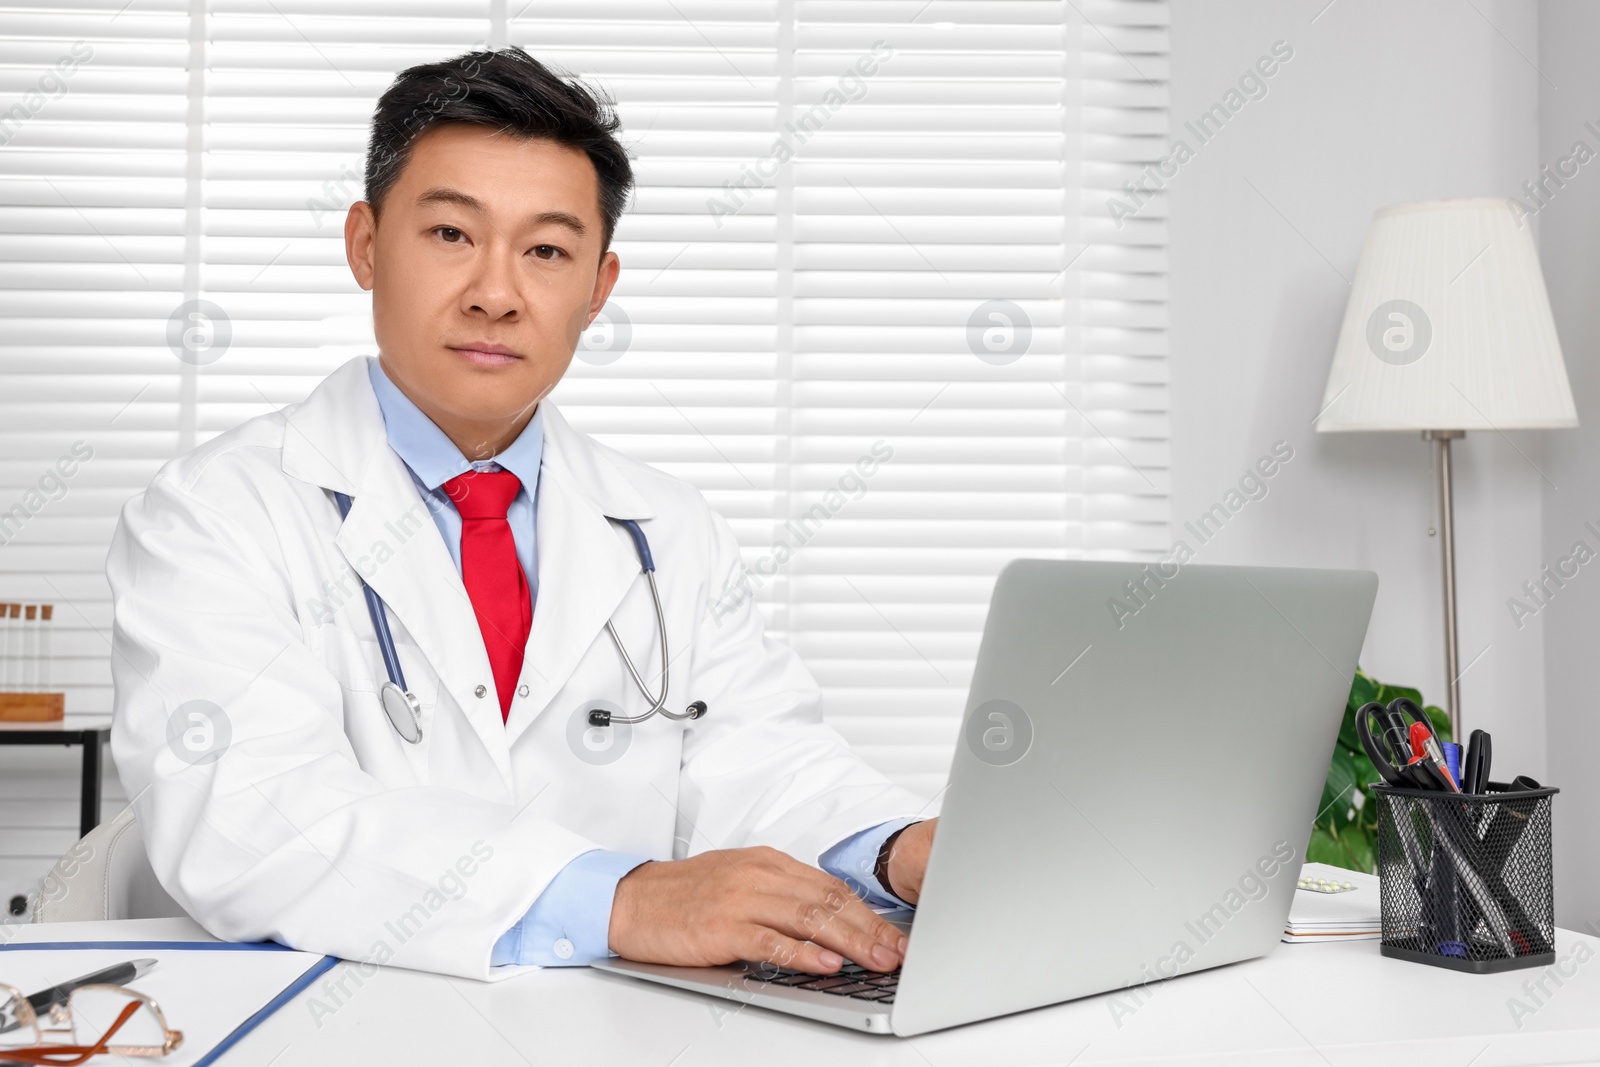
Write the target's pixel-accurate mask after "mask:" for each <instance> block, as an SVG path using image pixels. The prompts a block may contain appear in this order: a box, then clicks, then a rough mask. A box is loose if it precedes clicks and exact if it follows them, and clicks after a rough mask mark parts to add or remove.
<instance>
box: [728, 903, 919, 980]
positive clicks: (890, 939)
mask: <svg viewBox="0 0 1600 1067" xmlns="http://www.w3.org/2000/svg"><path fill="white" fill-rule="evenodd" d="M751 918H752V919H754V920H755V921H756V922H759V923H761V924H762V925H764V926H768V927H771V928H772V929H774V930H778V931H781V932H782V933H784V934H787V935H789V936H790V937H793V938H797V939H803V940H806V941H811V942H814V943H815V944H817V945H820V946H822V947H823V948H824V949H829V950H831V951H833V952H836V953H839V954H840V955H842V956H844V957H846V958H848V959H850V960H853V961H855V962H856V963H859V964H861V966H863V967H868V968H871V969H873V970H877V971H892V970H894V969H895V968H896V967H898V966H900V953H899V951H898V947H897V946H898V944H899V939H900V935H899V931H897V930H896V929H895V928H894V927H892V926H890V925H889V924H888V923H885V922H883V921H882V920H881V919H879V918H878V916H876V915H874V914H873V912H872V909H871V908H868V907H867V906H866V905H865V904H862V903H861V901H860V900H858V899H857V898H856V896H855V895H854V894H853V893H850V892H849V891H848V890H846V892H845V899H842V900H840V899H837V898H833V897H825V898H823V899H817V898H816V897H813V896H810V895H802V896H795V897H767V898H765V899H763V900H762V901H761V902H760V903H759V904H758V905H757V910H756V911H755V913H754V914H752V916H751ZM880 927H881V929H880Z"/></svg>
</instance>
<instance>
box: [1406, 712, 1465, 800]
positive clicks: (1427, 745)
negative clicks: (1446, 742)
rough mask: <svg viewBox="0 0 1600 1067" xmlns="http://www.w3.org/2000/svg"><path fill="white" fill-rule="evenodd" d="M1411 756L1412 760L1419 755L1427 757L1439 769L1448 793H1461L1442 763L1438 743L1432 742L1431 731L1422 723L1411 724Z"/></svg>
mask: <svg viewBox="0 0 1600 1067" xmlns="http://www.w3.org/2000/svg"><path fill="white" fill-rule="evenodd" d="M1411 755H1412V758H1413V759H1415V758H1416V757H1417V756H1419V755H1420V756H1425V757H1427V758H1428V759H1429V760H1430V761H1432V763H1433V764H1434V766H1436V767H1438V768H1439V773H1440V774H1441V775H1443V776H1444V778H1445V781H1446V782H1448V783H1449V786H1450V792H1452V793H1459V792H1461V788H1460V787H1459V786H1457V785H1456V780H1455V778H1453V777H1452V776H1451V774H1450V767H1449V766H1448V765H1447V764H1446V763H1445V761H1444V750H1443V749H1441V748H1440V747H1439V742H1438V741H1436V740H1434V737H1433V731H1432V730H1430V729H1428V727H1427V726H1426V725H1425V724H1424V723H1420V722H1414V723H1412V724H1411Z"/></svg>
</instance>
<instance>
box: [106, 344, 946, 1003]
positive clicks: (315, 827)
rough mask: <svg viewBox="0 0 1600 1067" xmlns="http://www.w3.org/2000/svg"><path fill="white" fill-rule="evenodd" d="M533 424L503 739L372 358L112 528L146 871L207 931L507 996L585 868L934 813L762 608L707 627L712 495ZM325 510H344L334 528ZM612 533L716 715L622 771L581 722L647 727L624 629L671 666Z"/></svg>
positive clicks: (656, 670)
mask: <svg viewBox="0 0 1600 1067" xmlns="http://www.w3.org/2000/svg"><path fill="white" fill-rule="evenodd" d="M544 432H545V441H544V458H543V470H542V473H541V475H540V486H539V501H538V513H537V520H536V521H537V533H538V545H539V552H538V556H539V593H538V602H537V604H536V607H535V610H534V616H533V628H532V632H531V633H530V635H529V637H528V644H527V656H526V659H525V661H524V663H523V667H522V673H521V679H520V686H519V689H518V695H517V696H516V697H515V698H514V699H513V701H512V704H511V710H510V716H509V720H508V721H506V722H505V723H502V722H501V718H500V706H499V702H498V700H497V699H496V694H495V686H494V678H493V675H492V673H491V671H490V668H489V661H488V657H487V655H486V654H485V651H484V645H483V640H482V638H481V636H480V634H479V631H478V625H477V622H476V620H475V618H474V615H473V612H472V608H471V602H470V601H469V599H468V597H467V594H466V590H465V587H464V586H463V585H462V581H461V577H460V574H459V572H458V571H457V570H456V567H455V566H454V564H453V563H452V561H451V558H450V554H449V551H448V550H447V549H446V547H445V544H444V541H443V539H442V538H441V537H440V535H439V533H438V530H437V528H436V527H435V525H434V522H433V520H432V518H431V516H430V515H429V514H428V512H427V510H426V507H425V505H424V504H423V503H422V501H421V499H420V497H419V494H418V493H417V490H416V489H415V487H414V486H413V484H412V481H411V479H410V477H409V475H408V474H407V471H406V469H405V466H404V464H403V463H402V461H401V460H400V458H399V457H398V456H397V455H396V454H395V452H394V451H393V450H392V449H390V448H389V447H388V444H387V441H386V438H385V436H384V426H383V420H382V416H381V414H380V411H379V408H378V404H377V400H376V398H375V397H374V395H373V393H372V389H371V386H370V383H369V381H368V378H367V369H366V363H365V360H364V359H355V360H351V361H350V362H348V363H346V364H345V365H344V366H342V367H340V368H339V369H338V370H336V371H335V372H334V373H333V374H331V375H330V376H329V377H328V378H327V379H326V380H325V381H324V382H323V383H322V384H321V385H319V386H318V387H317V389H316V390H315V391H314V392H313V393H312V394H311V396H310V397H309V398H308V399H307V400H306V401H305V402H304V403H303V404H298V405H293V406H291V407H288V408H286V409H284V410H283V411H281V412H276V413H273V414H270V415H264V416H261V417H259V418H255V419H251V420H250V421H248V422H246V423H244V424H243V425H241V426H239V427H237V428H236V429H234V430H231V431H229V432H228V433H225V434H223V435H221V436H220V437H217V438H216V439H214V440H212V441H210V442H209V443H207V444H205V445H203V446H201V447H200V448H197V449H195V450H193V451H192V452H190V453H188V454H187V455H184V456H181V457H179V458H178V459H176V460H174V461H173V462H171V463H169V464H167V465H166V466H165V467H163V468H162V469H161V471H160V472H159V473H158V474H157V475H156V477H155V479H154V481H153V482H152V483H151V485H150V487H149V489H148V490H146V491H145V492H144V493H142V494H141V495H139V496H137V497H135V498H134V499H133V500H132V501H130V502H129V504H128V505H127V507H126V508H125V509H124V511H123V514H122V519H121V522H120V523H119V525H118V527H117V531H116V535H115V538H114V540H113V542H112V546H111V551H110V555H109V558H108V562H107V568H106V569H107V575H108V577H109V579H110V583H111V589H112V594H113V599H114V606H115V625H114V639H113V657H112V659H113V662H112V666H113V677H114V681H115V685H116V699H115V705H116V718H115V723H114V726H113V728H112V737H111V746H112V754H113V756H114V757H115V759H116V763H117V767H118V769H119V771H120V773H121V775H122V781H123V784H124V786H125V788H126V789H127V791H128V794H129V795H130V796H131V797H133V798H134V801H133V802H134V806H135V808H136V809H137V815H138V819H139V825H140V826H141V827H142V828H143V832H144V838H145V844H146V848H147V850H148V852H149V855H150V860H151V864H152V866H153V867H154V870H155V872H156V875H157V877H158V878H159V879H160V880H161V883H162V884H163V885H164V886H165V887H166V889H167V890H168V892H170V893H171V894H172V895H173V897H174V898H176V899H177V900H178V901H179V902H180V903H181V904H182V905H183V906H184V907H185V908H186V909H188V911H189V912H190V913H191V914H192V915H193V916H194V917H195V918H196V919H197V920H198V921H199V922H200V923H201V924H202V925H203V926H205V927H206V929H208V930H210V931H211V932H212V933H213V934H216V935H217V936H219V937H223V938H228V939H233V940H252V939H266V938H271V939H276V940H278V941H282V942H283V943H285V944H288V945H291V946H293V947H295V948H298V949H306V950H310V951H315V952H322V953H330V954H333V955H336V956H340V957H344V958H346V959H353V960H370V961H374V962H386V963H393V964H396V965H399V966H406V967H414V968H418V969H422V970H429V971H437V972H442V973H446V974H454V975H462V976H467V977H473V978H490V977H501V976H503V975H504V974H506V973H507V972H508V970H509V969H508V968H491V967H490V966H489V955H490V950H491V947H492V946H493V944H494V942H495V940H496V939H497V938H499V937H500V936H501V934H503V933H504V932H505V931H506V930H507V929H509V928H510V927H511V925H512V924H513V923H515V922H516V921H517V920H518V919H519V918H520V917H521V916H522V914H523V913H524V912H525V911H526V910H527V909H528V907H529V906H530V905H532V904H533V902H534V900H535V899H536V898H537V897H538V895H539V893H540V892H541V891H542V890H543V889H544V887H545V885H546V884H547V883H548V882H549V881H550V879H551V878H552V877H554V876H555V874H556V873H557V872H559V871H560V870H561V868H562V867H563V866H565V865H566V863H567V862H568V861H569V860H571V859H573V858H574V857H575V856H577V855H579V854H580V853H582V852H584V851H587V850H589V849H594V848H605V849H614V850H621V851H626V852H632V853H636V854H641V855H645V856H649V857H652V858H655V859H663V860H664V859H672V858H680V857H683V856H685V855H692V854H695V853H699V852H704V851H707V850H710V849H718V848H736V847H742V846H750V845H758V844H765V845H770V846H773V847H775V848H778V849H782V850H783V851H785V852H788V853H789V854H791V855H793V856H795V857H797V858H799V859H801V860H803V861H805V862H808V863H815V862H816V861H817V858H818V856H819V855H820V853H821V852H823V851H825V850H826V849H827V848H828V847H829V846H831V845H833V844H834V843H836V842H838V841H840V840H842V839H843V838H845V837H846V836H848V835H850V834H852V833H855V832H857V831H859V830H863V829H866V828H868V827H871V826H874V825H876V824H878V823H879V822H882V821H884V820H886V819H891V818H896V817H899V816H911V815H919V814H921V815H927V814H930V812H929V811H928V809H927V808H926V806H925V805H924V803H923V802H922V800H921V799H920V798H918V797H916V796H914V795H912V794H910V793H908V792H906V791H904V790H902V789H900V788H898V787H896V786H894V785H892V784H891V783H890V782H889V781H888V780H887V779H886V778H884V777H883V776H882V775H880V774H878V773H877V772H875V771H873V770H872V769H870V768H869V767H867V766H866V765H865V764H863V763H862V762H861V761H860V760H859V759H857V758H856V757H855V756H854V755H852V754H851V752H850V751H849V749H848V748H847V746H846V745H845V744H844V742H843V740H842V739H841V738H840V737H839V735H838V734H837V733H836V732H835V731H834V730H833V729H832V728H830V727H828V726H826V725H824V724H823V723H822V720H821V714H820V696H819V693H818V689H817V686H816V683H815V682H814V680H813V679H812V677H811V675H810V673H809V672H808V671H807V670H806V668H805V667H804V666H803V665H802V664H801V662H800V660H799V659H798V658H797V657H796V656H795V655H794V653H793V652H791V651H790V650H789V649H788V648H786V647H784V646H783V645H780V644H777V643H775V642H773V641H772V640H770V639H769V638H767V637H766V636H765V635H764V633H763V629H762V623H761V617H760V614H759V611H758V609H757V608H756V607H755V605H754V604H753V603H752V602H751V601H750V600H749V599H746V600H745V601H744V602H743V603H742V604H740V605H739V606H738V607H736V608H735V609H733V610H732V611H731V612H727V613H726V614H721V616H720V618H719V617H718V616H719V612H720V611H721V610H722V609H717V610H713V609H712V606H711V605H712V602H713V601H716V600H719V599H720V598H722V597H723V596H724V595H725V592H726V589H727V588H728V583H729V581H730V578H736V577H737V575H738V574H739V573H740V568H741V563H740V557H739V551H738V547H737V544H736V542H735V539H734V536H733V533H732V531H731V530H730V528H729V526H728V524H727V522H726V521H725V520H723V519H722V518H721V517H720V516H718V515H717V514H716V513H715V512H713V511H712V510H711V508H710V507H709V506H708V505H707V503H706V501H705V500H704V498H703V497H702V496H701V495H700V494H699V493H698V492H697V491H696V490H694V489H693V488H691V487H690V486H688V485H686V484H684V483H683V482H681V481H679V480H677V479H676V478H672V477H669V476H668V475H666V474H663V473H662V472H660V471H657V470H655V469H653V468H651V467H648V466H646V465H644V464H642V463H638V462H635V461H633V460H630V459H628V458H626V457H624V456H622V455H621V454H620V453H617V452H615V451H613V450H611V449H609V448H606V447H604V446H602V445H600V444H599V443H597V442H595V441H594V440H592V439H591V438H589V437H588V436H586V435H584V434H581V433H579V432H577V431H575V430H574V429H573V428H572V427H571V426H569V425H568V424H567V422H566V421H565V420H564V419H563V418H562V417H561V415H560V413H559V412H558V411H557V410H556V409H555V407H554V406H553V405H551V404H550V402H549V401H548V400H546V401H544ZM329 490H340V491H343V492H345V493H348V494H350V495H351V496H352V497H354V501H355V502H354V506H353V507H352V509H351V511H350V514H349V517H348V518H347V519H346V520H344V521H342V522H341V520H340V517H339V512H338V509H337V506H336V505H335V503H334V500H333V497H332V494H331V493H330V492H329ZM607 515H610V516H614V517H617V518H634V519H638V520H639V521H640V523H641V525H642V526H643V528H644V530H645V532H646V534H647V535H648V537H649V539H650V545H651V548H652V550H653V553H654V556H655V561H656V565H657V567H658V570H657V580H658V582H659V583H660V589H661V598H662V602H663V604H664V606H665V612H666V620H667V631H668V634H669V636H670V640H671V643H672V648H671V654H672V656H673V661H672V663H671V694H670V697H669V700H668V706H669V707H671V708H673V709H674V710H682V708H683V707H684V706H685V705H687V704H688V703H689V702H690V701H691V700H696V699H699V700H704V701H705V702H706V703H707V704H708V705H709V708H710V712H709V714H708V715H707V716H706V717H705V718H703V719H701V720H700V721H698V722H695V723H680V722H676V721H672V720H668V719H666V718H665V717H663V716H659V715H658V716H655V717H654V718H652V719H651V720H650V721H648V722H646V723H643V724H641V725H639V726H635V727H632V728H631V731H632V736H631V740H630V741H629V746H628V748H627V750H626V751H625V752H624V754H623V755H622V757H621V758H619V759H617V760H616V761H615V762H612V763H609V764H607V763H597V762H593V761H592V758H591V759H590V760H586V759H583V758H580V757H579V755H578V754H577V753H578V752H579V751H585V752H588V751H590V750H589V749H588V748H586V747H584V745H583V743H582V742H581V740H580V741H578V742H576V745H577V747H576V748H575V747H574V744H575V743H574V742H573V741H572V738H580V737H581V735H582V726H581V724H578V725H574V723H573V721H572V720H573V717H574V716H575V715H578V714H581V711H582V709H585V708H587V707H589V706H590V705H591V702H592V701H593V700H594V699H596V698H600V699H605V700H609V701H612V702H613V703H615V704H617V705H620V707H621V708H622V709H623V710H624V711H625V712H627V713H629V714H634V713H637V712H638V711H642V710H644V709H645V708H646V707H648V704H646V703H645V701H644V700H643V698H642V697H641V696H640V694H639V692H638V691H637V689H636V687H635V686H634V685H633V683H632V682H631V680H630V679H629V678H628V677H627V675H626V674H625V672H624V669H623V667H622V664H621V660H620V658H619V657H618V655H617V652H616V649H615V647H614V646H613V645H612V643H611V640H610V638H609V637H608V636H607V635H606V633H605V631H604V624H605V622H606V620H607V619H608V618H609V619H612V620H613V621H614V623H615V625H616V627H617V630H618V632H619V634H620V636H621V637H622V639H623V641H624V642H625V643H626V645H627V647H628V649H629V652H630V653H631V655H632V656H633V658H634V660H635V662H636V663H638V664H639V669H640V671H641V672H642V673H643V674H644V676H645V678H646V680H647V681H652V682H653V681H654V680H655V679H657V678H658V677H659V675H660V671H661V662H660V655H659V649H658V644H657V636H656V633H657V632H656V626H655V618H654V611H653V607H652V604H651V600H650V595H649V588H648V586H647V585H646V584H645V581H644V579H643V577H642V576H641V574H640V570H639V560H638V557H637V555H636V554H635V552H634V548H633V545H632V543H631V541H630V540H629V538H628V535H627V533H626V531H625V530H623V529H622V528H621V527H619V526H617V525H616V524H614V523H611V522H608V521H607V520H606V518H605V516H607ZM353 568H354V569H353ZM356 570H359V571H360V572H361V573H362V574H364V575H365V577H366V579H367V581H368V582H369V583H370V584H371V586H372V587H373V588H374V589H376V590H377V591H378V593H380V594H381V595H382V597H383V599H384V602H385V603H386V604H387V605H388V611H389V618H390V625H391V627H392V628H393V632H394V638H395V642H396V645H397V647H398V650H399V656H400V660H401V665H402V668H403V670H404V673H405V677H406V681H407V683H408V685H409V687H410V688H411V690H412V691H413V692H414V693H415V694H416V696H417V697H418V698H419V699H420V701H421V704H422V728H423V740H422V742H421V743H420V744H417V745H409V744H407V743H405V742H404V741H403V740H401V738H400V737H399V736H398V735H397V734H396V732H395V731H394V729H392V728H391V726H390V724H389V721H388V719H387V718H386V717H385V715H384V713H383V711H382V710H381V708H380V705H379V703H378V696H377V690H378V687H379V685H380V684H381V683H382V682H383V681H384V680H385V678H386V674H385V671H384V668H383V661H382V658H381V656H380V654H379V651H378V644H377V641H376V639H375V637H374V635H373V628H372V624H371V622H370V621H369V617H368V613H367V609H366V606H365V603H364V601H363V598H362V595H361V592H360V587H359V585H358V584H357V582H356V579H355V573H356ZM724 607H726V604H724ZM479 686H482V687H483V693H484V695H483V696H478V695H476V693H477V690H478V687H479ZM193 701H208V702H210V703H211V704H212V705H215V706H218V707H220V708H221V709H222V714H223V717H224V719H225V722H223V723H221V724H220V728H219V729H218V730H216V731H215V734H214V739H213V743H215V744H220V741H221V735H222V734H224V733H225V734H227V735H229V736H228V740H227V743H226V745H225V746H222V747H219V748H218V749H216V751H220V755H219V756H217V757H216V758H215V759H214V760H212V761H210V762H206V761H201V762H191V759H192V757H193V756H194V754H195V752H196V750H197V748H198V751H200V752H205V751H206V748H205V744H204V742H205V739H204V737H203V736H194V737H188V738H186V737H185V736H184V734H185V731H188V730H191V729H193V728H194V724H195V722H196V721H197V720H194V719H192V718H190V717H189V716H188V714H187V710H186V711H183V712H180V710H179V709H182V708H184V707H185V705H189V708H188V710H192V709H193V708H194V707H204V705H193V704H190V702H193ZM613 729H623V728H617V727H613ZM614 743H618V742H614ZM185 756H188V757H190V758H184V757H185Z"/></svg>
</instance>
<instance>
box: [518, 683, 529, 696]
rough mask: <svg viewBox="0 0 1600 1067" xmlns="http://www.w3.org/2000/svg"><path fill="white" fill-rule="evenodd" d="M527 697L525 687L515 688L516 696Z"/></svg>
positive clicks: (526, 688)
mask: <svg viewBox="0 0 1600 1067" xmlns="http://www.w3.org/2000/svg"><path fill="white" fill-rule="evenodd" d="M527 695H528V687H527V686H525V685H519V686H517V696H519V697H525V696H527Z"/></svg>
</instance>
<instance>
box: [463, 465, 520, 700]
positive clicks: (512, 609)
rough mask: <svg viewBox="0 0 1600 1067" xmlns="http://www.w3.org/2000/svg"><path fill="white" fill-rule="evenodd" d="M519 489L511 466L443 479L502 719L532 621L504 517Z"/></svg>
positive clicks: (464, 578) (514, 542) (513, 543)
mask: <svg viewBox="0 0 1600 1067" xmlns="http://www.w3.org/2000/svg"><path fill="white" fill-rule="evenodd" d="M520 488H522V482H521V481H520V480H518V478H517V476H516V475H515V474H512V473H511V472H510V471H468V472H467V473H466V474H461V475H457V476H456V477H454V478H451V479H450V480H449V481H448V482H445V483H444V491H445V493H446V494H447V495H448V496H449V497H450V499H451V501H452V502H454V504H455V506H456V510H457V511H458V512H460V513H461V580H462V582H463V583H465V585H466V587H467V596H469V597H471V598H472V610H473V612H474V613H475V614H476V615H477V616H478V630H479V632H480V633H482V634H483V647H484V650H485V651H486V652H488V653H489V667H490V669H491V670H493V671H494V688H495V692H496V693H497V694H499V697H500V721H501V722H504V721H505V720H506V718H507V716H509V715H510V714H511V692H512V690H514V689H515V688H516V687H517V677H518V675H520V674H521V673H522V655H523V651H524V650H525V649H526V648H527V647H528V630H529V628H530V627H531V626H532V625H533V600H532V598H531V597H530V596H529V595H528V577H527V575H525V574H523V573H522V564H521V563H520V562H518V561H517V543H516V541H515V540H514V539H513V538H512V536H511V524H510V523H509V522H507V521H506V509H507V508H509V507H510V506H511V501H512V500H513V499H515V497H516V495H517V490H518V489H520Z"/></svg>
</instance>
